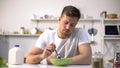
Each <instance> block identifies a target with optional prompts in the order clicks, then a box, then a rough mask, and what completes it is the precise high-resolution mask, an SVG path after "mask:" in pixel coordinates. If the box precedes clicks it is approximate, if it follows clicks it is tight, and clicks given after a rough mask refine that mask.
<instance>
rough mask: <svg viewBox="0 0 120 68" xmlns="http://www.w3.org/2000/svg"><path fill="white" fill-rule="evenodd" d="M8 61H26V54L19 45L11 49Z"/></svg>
mask: <svg viewBox="0 0 120 68" xmlns="http://www.w3.org/2000/svg"><path fill="white" fill-rule="evenodd" d="M8 63H9V64H13V65H14V64H15V65H20V64H23V63H24V54H23V51H22V49H21V48H20V47H19V45H15V46H14V47H13V48H11V49H10V50H9V55H8Z"/></svg>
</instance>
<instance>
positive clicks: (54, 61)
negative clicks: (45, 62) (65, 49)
mask: <svg viewBox="0 0 120 68" xmlns="http://www.w3.org/2000/svg"><path fill="white" fill-rule="evenodd" d="M50 62H51V63H52V64H53V65H56V66H66V65H69V64H70V63H71V60H70V59H68V58H61V59H59V58H54V59H50Z"/></svg>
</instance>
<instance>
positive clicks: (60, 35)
mask: <svg viewBox="0 0 120 68" xmlns="http://www.w3.org/2000/svg"><path fill="white" fill-rule="evenodd" d="M57 35H58V37H59V38H62V39H66V38H69V36H70V34H69V35H67V34H62V33H61V32H60V31H59V30H57Z"/></svg>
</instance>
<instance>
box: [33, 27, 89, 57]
mask: <svg viewBox="0 0 120 68" xmlns="http://www.w3.org/2000/svg"><path fill="white" fill-rule="evenodd" d="M70 38H71V39H69V38H67V39H61V38H59V37H58V35H57V29H54V30H46V31H44V33H43V34H41V35H40V37H39V38H38V40H37V42H36V44H35V46H36V47H38V48H40V49H42V50H43V49H44V48H45V46H46V45H47V44H50V43H54V44H55V45H56V49H57V50H58V53H62V54H61V55H62V57H63V58H66V57H71V56H74V55H76V54H77V52H76V51H78V50H77V46H79V45H81V44H84V43H90V41H89V39H88V36H87V33H86V32H85V31H84V30H83V29H81V28H75V30H74V31H73V33H72V34H71V36H70ZM73 39H74V40H73ZM76 39H77V40H76ZM67 40H69V41H68V43H66V41H67ZM72 40H73V41H75V42H71V41H72ZM69 42H70V43H69ZM71 43H73V44H71ZM74 44H75V45H74ZM75 46H76V48H74V47H75ZM66 47H67V50H66ZM70 49H71V51H69V50H70ZM64 51H65V52H64ZM68 51H69V52H68ZM73 51H74V52H73ZM72 52H73V53H76V54H71V53H72ZM63 53H64V54H63ZM66 54H71V55H66ZM64 55H66V56H64Z"/></svg>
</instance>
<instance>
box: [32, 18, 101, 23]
mask: <svg viewBox="0 0 120 68" xmlns="http://www.w3.org/2000/svg"><path fill="white" fill-rule="evenodd" d="M31 21H33V22H43V21H58V20H57V19H31ZM83 21H88V22H90V21H91V22H97V21H98V22H99V21H100V19H80V20H79V22H83Z"/></svg>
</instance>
